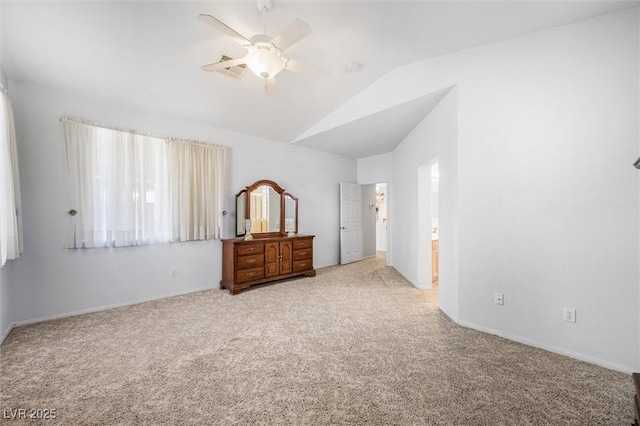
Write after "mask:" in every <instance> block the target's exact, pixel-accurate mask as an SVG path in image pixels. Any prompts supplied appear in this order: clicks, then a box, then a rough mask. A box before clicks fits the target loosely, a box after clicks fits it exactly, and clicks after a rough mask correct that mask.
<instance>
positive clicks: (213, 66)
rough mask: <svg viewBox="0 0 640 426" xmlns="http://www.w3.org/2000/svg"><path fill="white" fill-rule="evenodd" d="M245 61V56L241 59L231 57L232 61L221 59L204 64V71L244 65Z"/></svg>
mask: <svg viewBox="0 0 640 426" xmlns="http://www.w3.org/2000/svg"><path fill="white" fill-rule="evenodd" d="M244 63H245V60H244V58H239V59H231V60H230V61H220V62H216V63H213V64H209V65H203V66H202V69H203V70H204V71H209V72H212V71H219V70H222V69H225V68H231V67H235V66H236V65H242V64H244Z"/></svg>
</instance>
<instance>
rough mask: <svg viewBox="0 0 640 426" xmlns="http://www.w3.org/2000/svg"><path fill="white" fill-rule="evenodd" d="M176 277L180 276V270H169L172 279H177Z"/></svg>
mask: <svg viewBox="0 0 640 426" xmlns="http://www.w3.org/2000/svg"><path fill="white" fill-rule="evenodd" d="M176 275H178V270H177V269H176V268H171V269H169V276H170V277H175V276H176Z"/></svg>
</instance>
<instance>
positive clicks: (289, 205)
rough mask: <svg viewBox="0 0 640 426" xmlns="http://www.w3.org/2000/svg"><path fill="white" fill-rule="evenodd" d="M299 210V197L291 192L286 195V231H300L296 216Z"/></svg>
mask: <svg viewBox="0 0 640 426" xmlns="http://www.w3.org/2000/svg"><path fill="white" fill-rule="evenodd" d="M297 210H298V199H297V198H295V197H294V196H292V195H291V194H285V195H284V232H286V233H294V234H296V233H298V224H297V223H296V217H297V216H298V215H297Z"/></svg>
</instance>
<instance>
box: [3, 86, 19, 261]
mask: <svg viewBox="0 0 640 426" xmlns="http://www.w3.org/2000/svg"><path fill="white" fill-rule="evenodd" d="M21 212H22V204H21V199H20V174H19V171H18V149H17V146H16V130H15V123H14V122H13V108H12V106H11V101H10V100H9V97H8V96H7V94H6V93H4V91H2V90H0V264H1V265H4V264H5V263H6V262H7V260H11V259H16V258H18V257H20V253H22V213H21Z"/></svg>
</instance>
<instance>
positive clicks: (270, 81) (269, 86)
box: [263, 77, 276, 95]
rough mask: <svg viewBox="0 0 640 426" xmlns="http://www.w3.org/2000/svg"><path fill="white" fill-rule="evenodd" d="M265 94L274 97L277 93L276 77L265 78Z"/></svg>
mask: <svg viewBox="0 0 640 426" xmlns="http://www.w3.org/2000/svg"><path fill="white" fill-rule="evenodd" d="M263 80H264V93H266V94H267V95H273V94H274V93H276V78H275V77H269V78H264V79H263Z"/></svg>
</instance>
